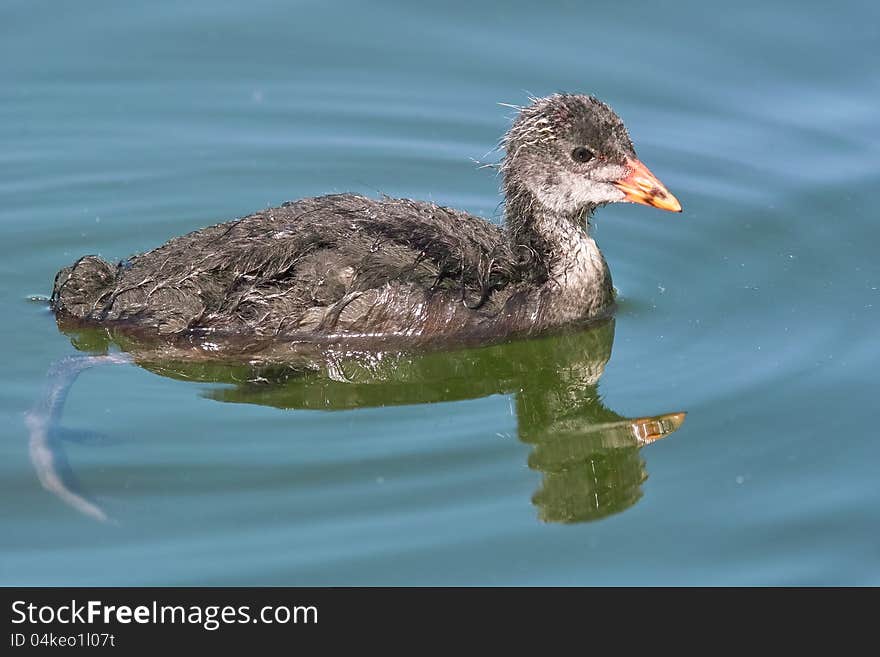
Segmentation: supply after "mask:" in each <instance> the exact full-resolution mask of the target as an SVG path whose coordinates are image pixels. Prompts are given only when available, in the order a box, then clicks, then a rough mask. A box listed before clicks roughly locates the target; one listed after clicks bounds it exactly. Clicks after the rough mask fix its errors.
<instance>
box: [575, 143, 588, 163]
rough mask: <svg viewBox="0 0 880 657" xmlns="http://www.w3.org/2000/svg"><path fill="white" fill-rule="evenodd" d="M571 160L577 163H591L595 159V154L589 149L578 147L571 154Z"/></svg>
mask: <svg viewBox="0 0 880 657" xmlns="http://www.w3.org/2000/svg"><path fill="white" fill-rule="evenodd" d="M571 159H572V160H574V161H575V162H589V161H590V160H592V159H593V153H592V151H590V149H589V148H585V147H584V146H578V147H577V148H575V149H574V150H573V151H572V152H571Z"/></svg>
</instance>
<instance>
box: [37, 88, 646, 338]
mask: <svg viewBox="0 0 880 657" xmlns="http://www.w3.org/2000/svg"><path fill="white" fill-rule="evenodd" d="M503 145H504V148H505V150H506V155H505V158H504V161H503V163H502V174H503V177H504V192H505V197H506V206H505V221H506V227H505V228H501V227H499V226H496V225H493V224H491V223H490V222H488V221H486V220H484V219H481V218H479V217H475V216H472V215H469V214H466V213H464V212H460V211H457V210H453V209H449V208H445V207H441V206H438V205H434V204H430V203H423V202H418V201H411V200H404V199H392V198H382V199H371V198H366V197H363V196H358V195H353V194H339V195H331V196H322V197H317V198H308V199H302V200H299V201H296V202H292V203H285V204H284V205H283V206H281V207H277V208H271V209H267V210H263V211H261V212H257V213H255V214H252V215H249V216H247V217H244V218H241V219H238V220H236V221H231V222H227V223H222V224H218V225H215V226H211V227H208V228H204V229H201V230H198V231H195V232H193V233H189V234H188V235H184V236H181V237H177V238H175V239H172V240H170V241H169V242H167V243H166V244H164V245H163V246H160V247H159V248H157V249H154V250H152V251H149V252H147V253H144V254H141V255H137V256H134V257H132V258H130V259H128V260H125V261H122V262H120V263H118V264H117V265H115V266H112V265H110V264H109V263H107V262H106V261H104V260H102V259H100V258H98V257H96V256H86V257H84V258H81V259H80V260H78V261H76V262H75V263H74V264H73V265H71V266H70V267H67V268H65V269H63V270H61V271H60V272H59V273H58V274H57V276H56V279H55V285H54V290H53V293H52V308H53V309H54V310H55V312H56V314H57V316H58V317H59V320H60V321H65V322H74V323H78V324H83V325H98V326H107V327H113V328H115V329H119V330H123V331H125V330H131V331H133V332H137V333H139V334H141V335H148V336H149V335H153V336H155V337H158V338H166V339H167V338H176V339H180V338H181V336H212V339H213V338H214V337H216V336H236V335H237V336H253V337H256V338H284V339H288V340H290V339H293V340H304V341H318V342H320V341H326V340H331V341H340V340H341V341H345V340H369V339H372V338H381V339H389V338H391V339H401V340H411V341H416V342H423V341H435V340H441V341H449V340H476V341H490V340H493V339H498V338H503V337H506V336H509V335H516V334H535V333H539V332H542V331H546V330H548V329H551V328H554V327H558V326H562V325H565V324H569V323H572V322H580V321H585V320H591V319H595V318H597V317H600V316H603V315H605V314H607V313H608V312H609V310H610V308H611V306H612V305H613V298H614V296H613V289H612V286H611V277H610V274H609V272H608V267H607V265H606V264H605V260H604V258H603V257H602V254H601V252H600V251H599V249H598V247H597V246H596V244H595V242H594V241H593V240H592V238H591V237H590V236H589V234H588V230H587V229H588V223H589V217H590V215H591V214H592V212H593V210H594V209H595V208H596V207H598V206H600V205H603V204H605V203H609V202H614V201H620V200H623V194H622V193H621V192H620V191H619V190H618V189H617V188H616V187H614V186H613V184H612V183H613V181H615V180H617V179H619V178H621V177H622V176H623V175H625V174H626V168H625V164H624V163H625V162H626V158H628V157H633V158H634V157H635V152H634V150H633V147H632V143H631V142H630V140H629V137H628V135H627V133H626V130H625V128H624V127H623V124H622V122H621V121H620V119H619V118H618V117H617V115H616V114H614V112H613V111H612V110H611V109H610V108H609V107H608V106H607V105H604V104H603V103H601V102H600V101H598V100H596V99H594V98H591V97H587V96H576V95H556V96H551V97H549V98H545V99H540V100H535V101H534V102H533V103H532V104H531V105H530V106H529V107H527V108H524V109H522V110H521V112H520V114H519V116H518V118H517V119H516V120H515V122H514V124H513V126H512V127H511V129H510V131H509V132H508V134H507V136H506V137H505V139H504V141H503ZM578 146H585V147H588V148H589V149H590V152H591V153H595V154H596V157H595V158H593V159H592V160H591V161H590V162H587V163H581V162H577V161H573V160H572V157H571V152H572V148H577V147H578Z"/></svg>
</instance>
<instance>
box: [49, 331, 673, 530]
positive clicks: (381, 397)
mask: <svg viewBox="0 0 880 657" xmlns="http://www.w3.org/2000/svg"><path fill="white" fill-rule="evenodd" d="M66 332H67V333H68V335H69V336H70V338H71V340H72V342H73V344H74V346H76V347H77V348H78V349H79V350H81V351H86V352H90V353H92V354H105V353H108V350H110V349H111V348H112V347H114V346H115V347H118V348H120V349H122V350H123V351H124V352H127V353H128V354H130V356H131V357H132V358H133V359H134V362H135V363H136V364H137V365H139V366H141V367H143V368H145V369H147V370H149V371H151V372H154V373H156V374H160V375H162V376H167V377H170V378H174V379H181V380H188V381H198V382H212V383H219V384H224V385H221V386H218V387H215V388H211V389H209V390H208V391H206V392H205V393H204V394H205V396H207V397H209V398H211V399H213V400H216V401H221V402H228V403H247V404H260V405H265V406H273V407H276V408H283V409H312V410H321V411H336V410H346V409H355V408H365V407H378V406H393V405H401V404H424V403H432V402H444V401H456V400H463V399H474V398H479V397H484V396H487V395H494V394H510V395H513V396H514V398H515V405H514V407H513V408H514V409H515V413H516V417H517V430H518V437H519V439H520V440H522V441H523V442H525V443H527V444H529V445H531V446H532V451H531V454H530V455H529V459H528V464H529V467H530V468H532V469H533V470H536V471H538V472H540V473H541V474H542V482H541V486H540V488H539V489H538V491H537V492H535V494H534V495H533V497H532V501H533V503H534V504H535V506H536V507H537V508H538V515H539V517H540V518H541V519H542V520H544V521H547V522H563V523H572V522H584V521H590V520H596V519H599V518H603V517H606V516H608V515H611V514H614V513H619V512H620V511H623V510H625V509H627V508H629V507H630V506H632V505H633V504H635V503H636V502H637V501H638V500H639V498H640V497H641V496H642V489H641V485H642V483H643V482H644V481H645V479H646V478H647V470H646V468H645V462H644V460H643V459H642V458H641V455H640V452H639V450H640V449H641V447H643V446H645V445H646V444H649V443H651V442H654V441H655V440H658V439H660V438H663V437H664V436H667V435H668V434H670V433H672V432H673V431H675V430H676V429H678V428H679V427H680V426H681V424H682V423H683V422H684V417H685V414H684V413H669V414H665V415H660V416H654V417H643V418H625V417H622V416H620V415H618V414H617V413H615V412H614V411H612V410H610V409H608V408H607V407H606V406H605V405H604V404H603V402H602V400H601V398H600V396H599V391H598V382H599V379H600V377H601V376H602V373H603V372H604V369H605V365H606V363H607V362H608V360H609V358H610V357H611V349H612V344H613V341H614V321H613V320H609V321H607V322H604V323H602V324H600V325H597V326H593V327H591V328H587V329H580V330H578V331H576V332H569V333H566V334H562V335H557V336H552V337H545V338H540V339H531V340H517V341H513V342H509V343H506V344H498V345H493V346H488V347H482V348H471V349H459V350H455V351H445V352H440V351H434V352H427V353H418V354H413V353H401V352H398V351H356V350H351V349H345V348H341V347H330V348H323V349H322V350H321V351H316V350H315V349H314V347H313V346H311V347H310V346H308V345H302V344H297V345H294V344H287V345H284V344H279V343H272V344H271V345H270V346H264V347H262V348H261V349H258V350H257V353H258V356H256V357H255V356H254V355H253V353H251V355H250V356H249V357H250V358H251V360H250V361H248V362H244V361H243V360H242V359H243V358H244V357H245V356H244V355H243V353H242V352H241V345H237V346H235V347H233V348H229V349H224V348H223V346H222V345H217V344H216V343H208V342H207V339H205V340H204V341H203V343H202V344H201V345H200V349H199V350H197V351H190V352H187V350H186V349H185V348H183V347H181V346H178V347H175V348H173V349H169V348H167V347H161V348H160V347H156V346H155V345H150V344H149V343H143V342H137V341H134V340H132V338H131V337H130V336H126V335H123V334H115V333H113V332H108V331H106V330H69V329H68V330H66ZM206 345H207V346H206ZM236 350H238V351H236ZM231 353H233V354H235V356H234V357H233V356H230V354H231ZM212 354H213V356H212ZM194 358H196V359H194ZM219 359H222V360H219ZM73 369H74V371H73V374H72V375H70V376H68V377H67V380H66V381H65V380H64V377H58V376H57V372H56V378H57V380H56V381H55V382H53V381H52V380H50V382H49V389H48V390H47V400H49V402H51V400H53V399H60V403H59V404H57V405H56V406H57V407H56V408H55V409H54V410H51V409H50V408H49V407H50V406H51V403H49V402H47V403H44V404H43V411H42V414H43V415H44V416H45V417H47V418H48V417H50V416H51V415H52V414H53V413H54V416H55V419H56V420H57V419H58V418H59V417H60V410H61V409H60V404H63V396H64V395H63V394H60V395H59V394H58V392H57V389H58V388H59V387H64V386H69V385H70V384H71V383H72V381H73V378H75V375H76V371H80V370H81V369H82V366H80V367H78V368H73ZM53 386H54V388H55V390H54V392H53ZM44 402H46V400H44ZM37 408H40V405H38V407H37ZM34 415H35V416H39V413H38V412H35V414H34ZM37 424H39V423H37ZM44 424H47V425H51V424H52V420H51V419H50V420H47V421H46V422H44ZM55 435H62V434H61V432H59V431H57V430H48V429H47V430H46V436H45V443H46V445H45V446H44V447H45V449H44V450H43V452H44V453H55V454H56V455H58V454H59V453H60V456H61V457H63V448H62V446H61V442H60V441H59V440H54V439H53V436H55ZM35 436H36V438H35ZM39 441H40V436H39V432H34V431H33V430H32V446H33V445H34V443H35V442H36V443H37V444H38V446H39ZM33 453H34V450H33V448H32V454H33ZM44 460H45V459H44ZM48 460H49V461H52V460H53V459H48ZM63 460H64V459H63V458H60V457H56V458H55V459H54V461H55V462H59V461H63ZM35 466H36V467H37V470H38V472H39V473H40V478H41V481H43V483H44V485H47V484H46V482H47V481H56V482H57V481H60V480H61V479H62V477H61V475H59V474H57V473H55V472H52V471H51V468H52V466H51V464H50V465H49V466H46V464H45V463H43V464H41V463H39V462H37V460H35ZM47 467H48V469H49V472H47V471H46V469H47ZM41 468H42V469H43V471H42V472H41ZM47 487H48V488H50V489H52V488H53V487H52V486H50V485H47ZM53 492H55V493H56V494H58V495H59V496H60V497H62V499H65V500H66V501H67V502H68V503H72V504H73V505H74V506H78V503H74V502H77V500H80V499H82V500H83V501H82V505H83V507H84V508H85V509H86V512H89V511H88V510H89V508H90V507H89V506H88V505H90V504H92V503H91V502H88V501H85V500H84V498H80V496H79V494H78V493H76V492H75V491H71V490H67V485H66V484H64V483H63V482H62V483H60V484H59V485H58V487H56V488H55V489H54V491H53ZM80 510H83V508H81V509H80ZM90 515H93V516H95V517H101V514H100V513H90Z"/></svg>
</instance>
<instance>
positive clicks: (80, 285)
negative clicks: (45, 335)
mask: <svg viewBox="0 0 880 657" xmlns="http://www.w3.org/2000/svg"><path fill="white" fill-rule="evenodd" d="M517 281H518V279H517V267H516V264H515V260H514V257H513V254H512V253H511V249H510V246H509V245H508V243H507V241H506V238H505V233H504V231H503V230H502V229H501V228H500V227H498V226H495V225H493V224H491V223H489V222H487V221H485V220H483V219H480V218H478V217H474V216H472V215H468V214H466V213H463V212H459V211H456V210H452V209H449V208H444V207H440V206H437V205H434V204H429V203H422V202H416V201H410V200H400V199H391V198H383V199H369V198H366V197H363V196H357V195H351V194H340V195H331V196H321V197H316V198H308V199H302V200H300V201H296V202H293V203H286V204H284V205H283V206H281V207H277V208H271V209H267V210H263V211H261V212H258V213H256V214H253V215H249V216H247V217H244V218H242V219H238V220H236V221H230V222H227V223H222V224H218V225H215V226H210V227H208V228H204V229H202V230H198V231H195V232H193V233H189V234H187V235H183V236H181V237H177V238H175V239H172V240H170V241H169V242H167V243H166V244H164V245H162V246H160V247H159V248H157V249H154V250H152V251H149V252H147V253H144V254H141V255H137V256H134V257H132V258H130V259H128V260H125V261H122V262H120V263H118V264H117V265H116V266H111V265H110V264H109V263H107V262H105V261H104V260H101V259H100V258H97V257H95V256H87V257H85V258H82V259H80V260H79V261H77V262H76V263H74V264H73V265H72V266H71V267H68V268H65V269H63V270H62V271H60V272H59V273H58V275H57V276H56V280H55V286H54V290H53V295H52V303H53V308H54V309H55V310H56V312H57V313H58V314H59V315H60V316H64V317H69V318H73V319H75V320H79V321H82V322H84V323H86V324H97V325H115V326H122V327H124V326H132V327H136V328H138V329H139V330H141V331H144V330H146V331H151V330H154V331H155V332H156V333H157V334H160V335H169V334H172V335H177V334H181V333H184V332H203V333H218V334H248V335H256V336H264V337H266V336H291V335H292V336H333V335H337V336H340V335H341V336H345V335H371V334H375V335H379V334H383V335H414V334H424V333H426V332H427V333H430V332H441V333H442V332H444V331H449V332H457V331H458V332H460V331H461V330H462V329H463V328H464V327H463V326H462V325H463V324H473V325H475V326H476V325H480V324H485V323H486V322H488V321H490V319H491V318H495V317H497V314H498V312H499V309H500V306H499V303H501V301H500V297H499V295H497V294H496V292H498V291H499V290H503V289H505V288H508V289H513V288H514V287H516V284H517ZM504 296H505V297H506V296H507V295H504ZM502 305H503V304H502Z"/></svg>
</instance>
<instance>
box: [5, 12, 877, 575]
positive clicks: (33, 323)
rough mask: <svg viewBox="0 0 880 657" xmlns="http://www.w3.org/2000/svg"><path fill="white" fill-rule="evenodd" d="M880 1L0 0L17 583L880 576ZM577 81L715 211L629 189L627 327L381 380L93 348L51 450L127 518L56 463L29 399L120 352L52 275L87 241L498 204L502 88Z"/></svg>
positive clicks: (96, 243)
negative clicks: (127, 361)
mask: <svg viewBox="0 0 880 657" xmlns="http://www.w3.org/2000/svg"><path fill="white" fill-rule="evenodd" d="M878 19H880V11H878V9H877V7H876V4H875V3H868V2H840V3H835V4H834V5H833V6H827V5H826V4H824V3H800V4H798V5H797V6H794V5H792V4H791V3H783V2H770V3H767V2H760V3H759V2H746V3H739V4H738V5H736V6H726V7H723V8H721V7H710V6H706V5H705V3H696V2H682V3H678V4H676V5H674V6H664V7H663V8H662V9H660V8H659V7H658V8H648V7H636V6H628V5H623V6H622V5H621V3H613V2H608V3H590V6H584V5H583V4H582V3H573V2H572V3H555V4H554V3H549V4H547V3H545V4H543V5H542V6H541V8H540V9H538V8H537V7H536V6H535V5H534V4H532V3H517V2H514V3H509V2H508V3H500V2H487V3H479V4H475V3H460V4H457V3H451V4H450V3H445V4H444V5H443V6H442V7H440V6H438V7H436V8H433V9H431V8H426V7H417V6H414V5H412V4H411V3H398V4H395V3H369V5H367V4H360V3H334V4H332V5H329V4H326V3H310V2H303V3H296V4H290V5H288V6H285V7H279V6H277V3H270V2H248V3H244V2H219V3H218V2H206V1H205V2H195V3H188V4H187V5H186V7H182V6H179V4H178V3H170V2H159V3H151V4H149V5H144V6H142V7H136V6H134V5H120V4H119V3H113V2H109V1H108V2H89V3H78V4H76V5H61V4H58V3H47V2H46V3H44V2H23V1H19V2H16V1H12V2H7V3H5V4H4V6H3V8H2V9H0V83H2V84H0V101H2V102H0V143H2V144H3V148H2V149H0V199H2V204H0V226H2V231H3V239H2V240H0V274H2V281H3V283H2V285H0V304H2V311H3V317H4V331H3V354H4V365H5V376H4V378H3V382H2V384H0V390H2V395H0V425H2V427H3V429H2V430H0V457H2V458H0V487H2V488H0V517H2V533H0V583H3V584H33V585H50V584H104V585H127V584H147V585H150V584H153V585H162V584H294V585H296V584H303V585H304V584H471V583H473V584H639V583H646V584H654V583H663V584H694V583H713V584H832V583H834V584H837V583H841V584H878V583H880V574H878V573H880V570H878V566H880V545H878V540H877V538H876V536H877V527H878V524H880V511H878V509H880V489H878V486H877V484H876V474H875V472H876V453H877V448H876V434H877V432H876V430H875V428H874V427H875V426H876V425H877V422H876V418H875V412H874V406H875V398H876V394H877V382H876V371H877V363H878V355H880V346H878V341H877V329H878V320H880V310H878V309H880V264H878V258H877V255H876V244H877V243H878V238H880V228H878V222H877V216H876V215H877V212H876V208H875V204H876V199H875V196H876V189H877V188H878V184H880V117H878V113H877V107H878V105H880V20H878ZM559 90H569V91H586V92H592V93H595V94H597V95H599V96H600V97H601V98H603V99H605V100H607V101H608V102H610V103H611V104H612V106H613V107H614V108H615V109H616V110H617V111H618V112H619V113H620V114H621V116H622V117H623V118H624V120H625V121H626V123H627V125H628V127H629V129H630V132H631V135H632V137H633V140H634V142H635V144H636V148H637V150H638V153H639V156H640V158H641V159H642V160H643V161H644V162H646V163H647V164H648V166H649V167H651V169H652V170H653V171H654V172H655V173H656V174H657V175H658V176H659V177H660V178H661V180H663V181H664V182H665V183H666V184H667V186H668V187H669V189H670V190H671V191H672V192H673V193H674V194H675V195H676V196H677V197H678V198H679V199H680V200H681V201H682V203H683V205H684V207H685V212H684V214H683V215H680V216H674V215H669V214H666V213H661V212H658V211H655V210H651V209H649V208H644V207H636V206H616V207H608V208H605V209H603V210H601V211H600V213H599V214H598V216H597V222H596V223H597V234H596V237H597V240H598V241H599V243H600V245H601V246H602V248H603V251H604V252H605V254H606V257H607V259H608V261H609V264H610V266H611V270H612V273H613V276H614V281H615V285H616V286H617V288H618V289H619V291H620V295H621V306H620V309H619V311H618V314H617V317H616V320H615V322H613V323H610V324H606V325H602V326H599V327H595V328H594V329H592V330H589V331H583V332H576V333H570V334H566V335H561V336H556V337H550V338H545V339H541V340H534V341H528V342H520V343H514V344H510V345H499V346H495V347H489V348H484V349H477V350H460V351H456V352H454V353H434V354H427V355H421V356H411V357H410V356H407V357H405V358H401V359H398V360H394V359H391V360H390V361H388V362H386V363H384V364H383V365H381V366H380V367H378V368H377V367H373V366H371V364H370V363H363V362H360V363H358V362H354V363H348V364H345V365H342V366H341V367H342V369H341V370H340V371H331V370H332V368H331V370H327V369H323V370H318V371H314V370H310V371H302V370H297V369H296V368H293V369H289V370H283V369H282V370H273V371H269V372H256V373H255V372H253V371H250V370H248V369H247V368H237V367H235V366H231V365H225V366H220V365H217V366H213V367H210V366H204V367H196V366H191V367H179V366H170V365H169V364H161V363H160V364H152V365H151V364H144V365H143V366H140V367H139V366H135V365H117V366H106V367H95V368H91V369H88V370H85V371H84V372H82V373H81V374H80V376H79V378H78V379H77V380H76V381H75V383H74V384H73V385H72V387H71V389H70V394H69V397H68V399H67V403H66V406H65V408H64V413H63V418H62V420H63V421H62V426H63V427H64V428H65V429H66V430H67V431H66V433H60V434H59V435H58V436H56V437H55V438H54V440H55V441H56V442H55V443H54V447H55V449H56V452H55V453H56V455H57V456H58V457H59V459H60V460H59V462H58V467H59V472H60V474H61V475H63V476H64V477H65V481H68V482H71V484H72V485H73V484H75V485H76V487H77V490H79V491H80V492H81V493H82V495H83V496H85V497H86V498H87V499H89V500H90V501H92V502H94V503H95V504H96V505H97V506H98V507H99V508H100V509H102V511H103V512H104V513H105V514H106V515H107V517H108V518H109V521H107V522H99V521H97V520H95V519H94V518H93V517H90V516H89V515H86V514H83V513H80V512H78V511H76V510H75V509H74V508H72V507H71V506H70V505H69V504H65V503H64V502H63V501H62V500H61V499H59V497H58V496H57V495H53V494H51V493H50V492H48V491H47V490H45V489H44V488H43V487H42V486H41V484H40V479H39V473H38V472H37V471H36V470H35V468H34V466H33V464H32V462H31V457H30V451H29V443H28V429H27V427H26V425H25V419H24V418H25V412H26V411H27V410H28V409H29V408H31V407H32V406H33V404H34V403H35V401H36V400H39V399H40V398H41V396H42V395H43V393H44V388H45V385H46V373H47V371H48V370H49V368H50V366H51V364H52V363H53V362H56V361H58V360H60V359H63V358H65V357H68V356H71V355H75V354H80V355H82V354H83V353H94V352H100V351H101V350H102V349H105V348H106V347H107V345H106V344H105V341H103V340H102V338H101V336H100V335H66V334H64V333H62V332H60V331H59V330H58V328H57V327H56V326H55V323H54V320H53V318H52V316H51V314H50V313H49V312H48V310H47V309H46V307H45V304H44V303H40V302H33V301H30V300H29V297H31V296H35V295H46V294H48V293H49V291H50V290H51V283H52V277H53V276H54V274H55V272H56V271H57V270H58V269H59V268H60V267H61V266H64V265H66V264H69V263H70V262H71V261H72V260H73V259H75V258H77V257H79V256H80V255H83V254H85V253H97V254H100V255H101V256H103V257H105V258H107V259H118V258H123V257H125V256H127V255H129V254H131V253H133V252H137V251H142V250H146V249H149V248H151V247H153V246H156V245H158V244H160V243H162V242H163V241H165V240H166V239H167V238H169V237H171V236H173V235H176V234H180V233H183V232H187V231H190V230H194V229H196V228H199V227H201V226H204V225H207V224H209V223H214V222H217V221H220V220H224V219H228V218H232V217H235V216H240V215H243V214H246V213H248V212H251V211H253V210H255V209H257V208H260V207H265V206H267V205H276V204H280V203H281V202H282V201H284V200H288V199H295V198H299V197H302V196H308V195H315V194H322V193H328V192H338V191H354V192H359V193H364V194H368V195H377V194H380V193H386V194H390V195H399V196H407V197H413V198H421V199H429V200H434V201H437V202H438V203H443V204H446V205H451V206H455V207H459V208H462V209H465V210H468V211H471V212H474V213H478V214H481V215H483V216H485V217H487V218H490V219H493V220H495V221H499V220H500V208H499V201H500V198H499V196H498V182H499V181H498V179H497V178H496V177H495V176H494V174H493V172H492V171H491V169H480V168H478V167H477V165H476V164H475V162H474V160H476V161H479V162H486V161H489V162H492V161H497V158H498V154H497V153H493V152H491V151H492V149H493V146H494V144H495V143H496V142H497V139H498V137H499V136H500V135H501V133H502V132H503V131H504V130H505V129H506V127H507V125H508V124H509V119H510V115H511V112H510V110H509V109H507V108H505V107H502V106H499V105H498V104H497V103H498V102H505V103H522V102H524V101H525V100H526V98H527V96H528V95H529V94H535V95H543V94H547V93H551V92H554V91H559ZM113 348H114V347H113V346H112V345H110V349H111V350H112V349H113ZM346 368H347V369H346ZM258 379H264V380H258ZM678 411H686V412H687V419H686V421H684V423H683V424H682V425H681V426H680V427H678V423H679V422H680V416H671V415H668V414H672V413H675V412H678ZM658 416H660V417H661V419H658V420H653V421H651V420H649V419H648V418H653V417H658ZM670 418H672V419H670ZM670 423H671V424H670ZM676 427H678V428H677V430H676V431H674V433H672V432H671V430H672V429H675V428H676ZM652 432H654V433H652ZM667 433H668V435H666V437H664V438H663V439H662V440H655V441H654V442H651V440H648V439H646V438H645V437H646V436H649V437H650V436H654V435H661V434H667ZM640 436H641V439H640ZM646 443H648V444H646Z"/></svg>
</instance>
